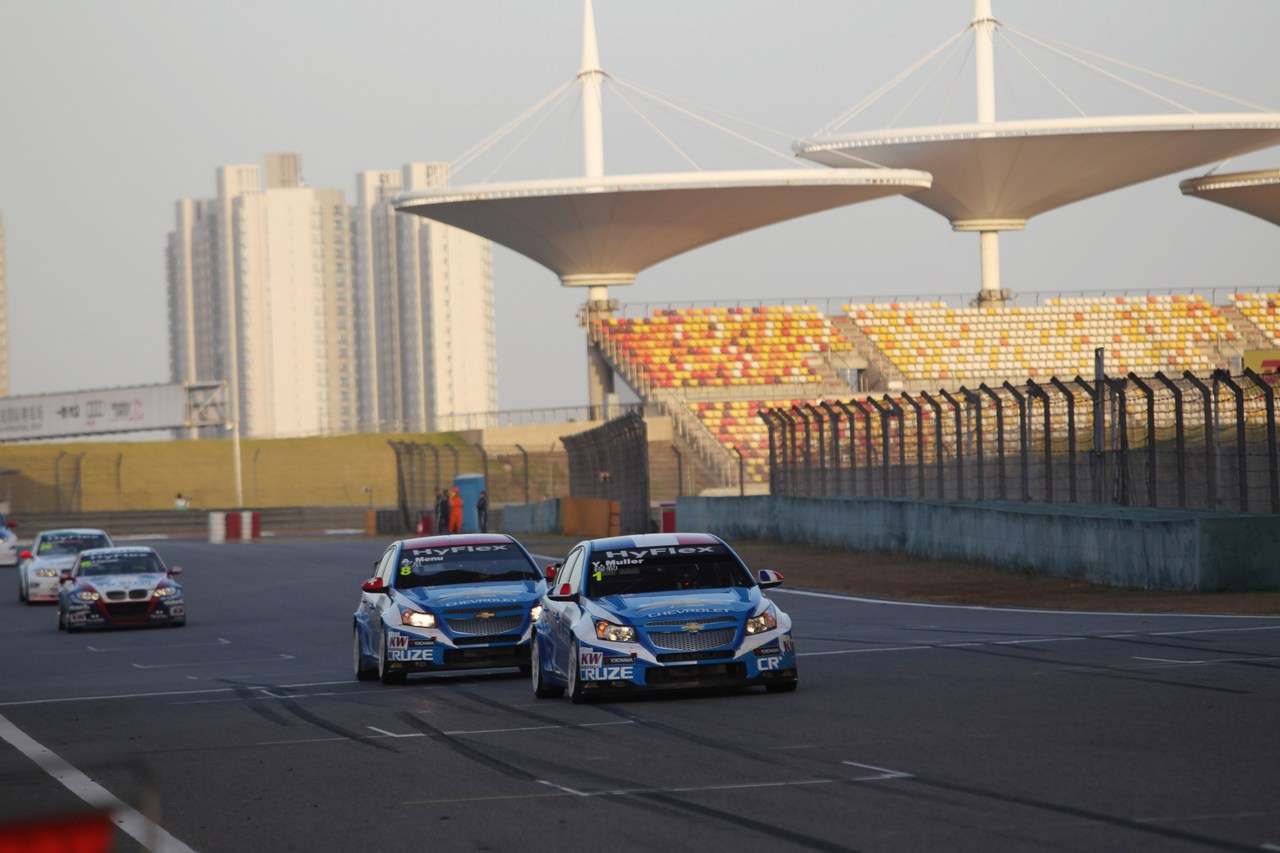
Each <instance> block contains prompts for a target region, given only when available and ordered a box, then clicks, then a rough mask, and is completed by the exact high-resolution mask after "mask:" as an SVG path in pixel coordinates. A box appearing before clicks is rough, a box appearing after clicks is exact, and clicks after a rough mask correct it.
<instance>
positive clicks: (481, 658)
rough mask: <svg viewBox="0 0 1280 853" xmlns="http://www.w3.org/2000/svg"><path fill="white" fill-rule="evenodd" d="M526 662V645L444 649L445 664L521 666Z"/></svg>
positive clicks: (527, 657)
mask: <svg viewBox="0 0 1280 853" xmlns="http://www.w3.org/2000/svg"><path fill="white" fill-rule="evenodd" d="M528 662H529V647H528V646H497V647H495V648H484V649H445V650H444V664H445V666H474V667H483V666H523V665H525V664H527V663H528Z"/></svg>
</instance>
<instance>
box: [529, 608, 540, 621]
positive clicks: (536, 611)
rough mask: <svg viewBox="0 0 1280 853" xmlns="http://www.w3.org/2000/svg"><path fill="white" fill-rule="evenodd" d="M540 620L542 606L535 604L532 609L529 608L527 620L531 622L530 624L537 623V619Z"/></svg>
mask: <svg viewBox="0 0 1280 853" xmlns="http://www.w3.org/2000/svg"><path fill="white" fill-rule="evenodd" d="M541 618H542V605H541V604H535V605H533V607H531V608H529V620H530V621H532V622H537V621H538V620H539V619H541Z"/></svg>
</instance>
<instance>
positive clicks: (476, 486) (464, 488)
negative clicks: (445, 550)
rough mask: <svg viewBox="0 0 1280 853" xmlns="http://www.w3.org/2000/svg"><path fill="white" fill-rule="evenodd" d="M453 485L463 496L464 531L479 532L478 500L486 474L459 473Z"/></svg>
mask: <svg viewBox="0 0 1280 853" xmlns="http://www.w3.org/2000/svg"><path fill="white" fill-rule="evenodd" d="M453 485H455V486H456V487H457V488H458V494H459V495H461V496H462V532H463V533H479V532H480V518H479V517H478V516H477V515H476V501H477V500H478V499H479V498H480V492H482V491H483V490H484V474H459V475H458V476H456V477H454V478H453Z"/></svg>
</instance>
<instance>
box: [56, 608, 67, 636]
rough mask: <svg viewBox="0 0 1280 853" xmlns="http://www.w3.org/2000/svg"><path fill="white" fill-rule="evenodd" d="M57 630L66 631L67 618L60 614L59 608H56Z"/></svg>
mask: <svg viewBox="0 0 1280 853" xmlns="http://www.w3.org/2000/svg"><path fill="white" fill-rule="evenodd" d="M58 630H59V631H65V630H67V616H66V614H65V613H63V612H62V608H61V607H59V608H58Z"/></svg>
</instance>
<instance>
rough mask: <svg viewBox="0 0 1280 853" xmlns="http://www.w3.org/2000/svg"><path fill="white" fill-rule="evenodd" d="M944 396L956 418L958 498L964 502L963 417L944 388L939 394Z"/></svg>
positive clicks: (953, 399)
mask: <svg viewBox="0 0 1280 853" xmlns="http://www.w3.org/2000/svg"><path fill="white" fill-rule="evenodd" d="M938 393H939V394H941V395H942V399H944V400H946V401H947V402H948V403H950V404H951V408H952V410H953V411H954V412H955V417H956V496H957V497H959V498H960V499H961V500H964V430H963V426H964V424H963V416H964V413H963V412H962V411H961V406H960V403H959V401H958V400H956V398H955V397H952V396H951V394H949V393H948V392H947V390H946V389H945V388H944V389H942V390H941V391H939V392H938Z"/></svg>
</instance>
